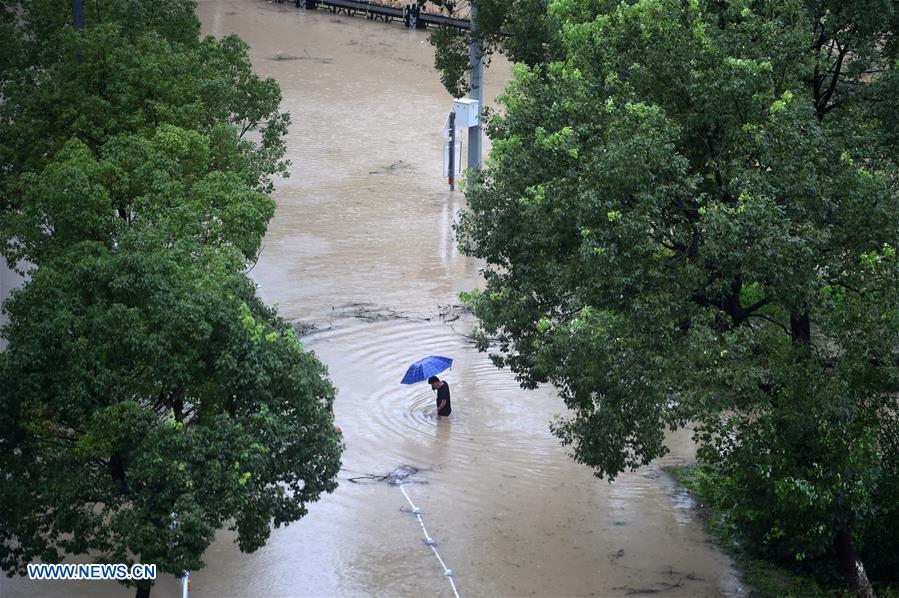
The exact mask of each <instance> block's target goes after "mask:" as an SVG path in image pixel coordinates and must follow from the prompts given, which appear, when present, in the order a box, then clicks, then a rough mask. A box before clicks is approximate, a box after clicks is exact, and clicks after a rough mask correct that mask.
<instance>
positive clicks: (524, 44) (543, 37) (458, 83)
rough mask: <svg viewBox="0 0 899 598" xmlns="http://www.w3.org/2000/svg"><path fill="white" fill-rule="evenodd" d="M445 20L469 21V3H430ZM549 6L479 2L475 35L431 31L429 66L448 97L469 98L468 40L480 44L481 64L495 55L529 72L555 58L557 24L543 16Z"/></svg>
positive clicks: (533, 0) (538, 0)
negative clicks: (449, 17) (445, 15)
mask: <svg viewBox="0 0 899 598" xmlns="http://www.w3.org/2000/svg"><path fill="white" fill-rule="evenodd" d="M431 4H434V5H435V6H437V7H439V8H440V9H441V10H444V11H446V12H447V13H448V14H450V15H452V16H456V17H461V18H466V19H467V18H469V13H470V11H471V0H465V1H462V2H459V1H457V0H433V1H432V2H431ZM548 6H549V0H513V1H511V2H510V1H509V0H478V1H477V9H478V12H477V22H476V27H475V32H474V34H472V32H470V31H465V30H461V29H453V28H449V27H447V28H439V29H436V30H435V31H434V32H433V33H432V34H431V37H430V42H431V45H432V46H434V50H435V53H434V64H435V67H436V68H437V71H438V72H439V73H440V79H441V81H442V82H443V85H444V87H446V90H447V91H448V92H449V93H450V94H451V95H452V96H453V97H456V98H458V97H462V96H463V95H465V94H466V93H468V82H467V79H466V78H467V76H468V72H469V70H470V68H469V66H470V65H469V52H470V50H469V48H470V46H471V42H472V41H473V40H472V38H473V37H475V38H476V40H477V41H478V42H479V43H480V47H481V51H482V53H483V55H484V59H485V60H488V61H489V59H490V56H492V55H493V54H494V53H496V52H501V53H503V54H505V55H506V56H508V58H509V60H512V61H513V62H520V63H522V64H526V65H528V66H534V65H537V64H543V63H545V62H548V61H550V60H551V59H553V58H557V57H560V56H561V55H560V54H559V33H560V32H559V24H558V21H557V20H556V19H554V18H553V17H552V16H551V15H550V14H549V13H548V12H547V7H548Z"/></svg>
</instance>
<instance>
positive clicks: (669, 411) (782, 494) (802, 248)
mask: <svg viewBox="0 0 899 598" xmlns="http://www.w3.org/2000/svg"><path fill="white" fill-rule="evenodd" d="M549 14H550V19H552V20H554V21H555V22H557V23H559V24H560V28H561V32H560V39H561V41H560V47H559V49H558V52H559V54H560V55H561V56H562V58H560V59H558V60H554V61H551V62H548V63H546V64H536V65H535V66H532V67H528V66H527V65H518V66H516V68H515V75H514V80H513V81H512V83H511V84H510V85H509V87H508V89H507V91H506V93H505V95H504V97H503V98H502V101H503V104H504V106H505V110H504V113H503V114H501V115H498V116H496V117H495V118H494V119H493V121H492V123H491V125H490V128H489V132H490V134H491V136H492V138H493V151H492V154H491V157H490V159H489V161H488V165H487V168H486V169H485V171H483V172H477V173H473V174H472V176H471V178H470V180H469V186H468V192H467V197H468V202H469V206H468V209H467V210H466V211H465V212H464V213H463V215H462V217H461V221H460V224H459V226H458V232H459V236H460V246H461V249H462V251H463V252H465V253H467V254H469V255H472V256H476V257H478V258H482V259H483V260H485V262H486V268H485V278H486V289H485V290H484V291H483V292H472V293H471V294H469V295H467V299H468V301H469V303H470V304H471V306H472V308H473V309H474V311H475V313H476V314H477V316H478V317H479V319H480V324H481V331H480V338H481V341H480V342H481V347H482V349H485V350H486V349H488V348H489V349H491V350H492V351H494V355H493V359H494V361H495V362H496V363H497V364H498V365H501V366H508V367H510V368H511V369H512V371H514V372H515V373H516V374H517V376H518V378H519V380H520V381H521V383H522V385H523V386H525V387H533V386H536V385H538V384H542V383H552V384H553V385H555V386H556V387H557V388H558V389H559V391H560V394H561V396H562V398H563V399H564V401H565V404H566V405H567V407H568V408H569V412H568V415H567V416H566V417H565V418H563V419H560V420H558V421H557V422H555V424H554V426H553V429H554V431H555V433H556V434H557V435H558V436H559V438H560V439H561V440H562V442H563V443H565V444H566V445H570V446H572V448H573V454H574V457H575V458H576V459H577V460H579V461H581V462H583V463H586V464H589V465H591V466H593V467H595V468H596V472H597V475H600V476H608V477H609V478H610V479H611V478H614V477H615V476H616V475H617V474H618V473H619V472H622V471H624V470H626V469H629V468H635V467H638V466H640V465H643V464H646V463H648V462H649V461H651V460H652V459H654V458H657V457H659V456H661V455H663V454H665V453H666V452H667V448H666V447H665V443H664V431H665V430H666V429H667V428H670V429H676V428H678V427H681V426H684V425H685V424H687V423H688V422H691V421H692V422H697V426H698V427H697V429H696V437H697V439H698V440H699V441H700V445H701V452H700V455H701V457H702V458H703V459H705V460H707V461H708V462H710V463H712V464H715V465H716V466H718V467H719V468H720V471H721V472H722V473H723V478H722V479H723V480H726V484H725V485H724V487H723V488H721V489H720V492H721V495H722V496H723V500H725V501H727V502H728V503H729V505H730V506H731V507H732V508H733V510H734V512H735V513H736V514H737V515H736V517H737V520H738V521H737V523H738V524H739V525H740V526H741V527H742V528H743V529H744V530H746V531H747V532H748V533H749V535H750V536H751V538H752V539H753V540H755V541H756V543H757V546H759V547H761V548H762V549H763V550H765V551H767V552H768V553H769V554H771V555H773V556H778V557H782V558H789V559H793V560H807V559H813V558H816V557H823V556H830V558H833V557H832V555H836V556H837V557H838V560H839V562H840V563H841V564H842V566H843V568H844V571H845V575H846V579H847V580H848V582H849V583H850V584H851V585H852V586H853V587H855V588H857V589H860V591H863V592H867V593H869V592H870V591H871V590H870V584H869V583H868V580H867V577H866V574H865V569H864V567H863V566H862V560H861V558H860V557H859V553H858V550H859V546H861V547H862V549H864V548H866V547H871V544H870V542H868V543H866V542H865V539H864V537H863V534H864V533H865V530H869V529H874V528H876V527H878V522H880V523H884V522H886V521H895V512H896V510H897V509H896V505H897V500H899V499H897V497H896V495H895V493H889V492H883V489H885V488H887V487H892V486H893V485H894V484H892V483H891V482H890V476H891V475H893V474H894V472H895V471H896V463H897V461H896V451H895V446H896V443H895V438H896V435H897V430H899V421H897V413H899V410H897V400H896V394H895V392H896V390H897V388H899V373H897V350H899V262H897V257H896V250H897V245H899V238H897V236H899V170H897V156H899V152H897V136H896V131H897V118H896V115H897V114H899V94H897V93H896V91H897V83H899V74H897V70H896V69H897V57H899V55H897V48H899V46H897V41H896V35H895V32H896V29H897V24H899V8H897V3H895V2H888V1H882V2H881V1H878V2H867V1H858V2H830V1H826V0H825V1H823V2H819V1H815V2H812V1H804V0H771V1H753V0H728V1H724V2H719V1H713V0H692V1H689V2H688V1H680V0H635V1H630V2H618V1H617V0H615V1H611V0H610V1H598V0H595V1H586V0H556V1H555V2H553V3H552V4H551V6H550V8H549ZM891 513H892V515H891ZM890 517H891V518H892V519H889V518H890ZM885 518H886V519H885ZM892 554H893V556H892V557H887V556H885V555H883V554H881V555H879V556H880V559H881V562H883V559H891V563H892V569H893V570H895V569H896V565H897V564H899V563H897V561H896V559H895V556H894V555H895V552H893V553H892Z"/></svg>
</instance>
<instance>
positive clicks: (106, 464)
mask: <svg viewBox="0 0 899 598" xmlns="http://www.w3.org/2000/svg"><path fill="white" fill-rule="evenodd" d="M64 6H65V5H60V4H59V3H56V2H50V1H48V0H33V1H23V2H19V3H16V4H15V5H14V6H12V7H7V8H6V10H4V11H3V13H2V19H0V28H2V32H3V42H2V47H3V48H6V47H9V48H12V49H14V50H15V51H14V52H12V53H11V54H8V55H7V54H4V58H3V59H2V62H0V92H2V101H0V248H2V250H3V254H4V257H5V258H6V259H7V261H8V263H9V265H10V267H15V266H16V265H17V264H20V263H26V264H29V265H28V266H27V268H28V269H29V272H28V273H29V275H30V280H29V282H28V283H27V285H26V286H25V287H24V288H22V289H20V290H18V291H15V292H14V293H13V295H12V297H11V298H10V299H9V300H7V301H6V303H5V304H4V306H3V308H4V310H5V311H6V313H7V314H8V316H9V323H8V324H7V325H6V326H4V328H3V330H2V336H3V337H4V338H5V339H6V340H7V341H8V343H9V344H8V347H7V350H6V351H4V352H2V353H0V379H3V381H4V382H3V392H2V394H0V419H2V421H0V470H2V471H3V473H4V479H3V480H2V482H0V565H2V567H3V569H4V570H5V571H6V572H7V573H8V574H10V575H12V574H15V573H19V574H23V573H24V570H25V565H26V564H28V563H30V562H34V561H35V560H36V559H41V560H43V561H44V562H60V561H61V560H62V559H64V558H65V557H66V556H67V555H77V554H88V553H89V554H90V555H91V556H92V558H94V559H95V560H97V561H100V562H124V563H128V562H133V561H137V562H144V563H155V564H156V565H157V566H158V568H159V570H160V571H161V572H167V573H171V574H174V575H176V576H180V575H181V574H182V572H183V571H185V570H196V569H199V568H201V567H202V566H203V562H202V555H203V552H204V550H205V549H206V547H207V546H209V544H210V543H211V542H212V540H213V538H214V534H215V531H216V530H218V529H220V528H222V527H229V528H230V529H233V530H235V531H236V536H237V541H238V542H239V544H240V548H241V549H242V550H244V551H253V550H255V549H257V548H259V547H260V546H262V545H263V544H264V543H265V542H266V540H267V539H268V537H269V534H270V530H271V526H272V525H273V524H274V525H276V526H278V525H282V524H289V523H291V522H294V521H296V520H298V519H300V518H301V517H302V516H303V515H305V513H306V510H307V503H308V502H310V501H315V500H317V499H318V498H319V497H320V496H321V494H322V493H323V492H330V491H332V490H334V488H335V487H336V481H335V476H336V473H337V470H338V468H339V465H340V454H341V450H342V449H341V444H340V442H339V440H338V437H337V436H336V434H335V431H334V427H333V413H332V405H333V400H334V388H333V387H332V385H331V383H330V382H329V380H328V378H327V372H326V370H325V368H324V366H323V365H322V364H321V363H320V362H319V361H318V360H317V359H316V357H315V356H314V355H312V354H310V353H308V352H305V351H304V350H303V347H302V345H301V343H300V341H299V339H298V338H297V336H296V333H295V332H294V330H293V329H292V327H290V326H289V325H287V324H286V323H284V322H283V321H282V320H281V319H280V318H279V317H278V316H277V314H276V312H275V311H274V310H273V309H272V308H270V307H267V306H266V305H264V304H263V303H262V302H261V301H260V300H259V299H258V298H257V297H256V292H255V285H254V284H253V283H252V281H250V280H249V279H248V277H247V275H246V270H247V267H248V265H249V264H250V263H251V262H252V261H253V260H255V259H256V257H257V254H258V251H259V248H260V245H261V242H262V237H263V235H264V233H265V230H266V227H267V224H268V222H269V220H270V219H271V217H272V215H273V213H274V207H275V205H274V202H273V200H272V199H271V197H270V191H271V190H272V187H273V181H272V177H273V176H275V175H278V174H279V173H282V172H284V171H285V169H286V162H285V161H284V158H283V156H284V143H283V135H284V133H285V132H286V129H287V126H288V124H289V117H288V115H287V114H285V113H282V112H280V110H279V103H280V100H281V95H280V90H279V88H278V86H277V84H276V83H275V82H274V81H273V80H271V79H261V78H259V77H258V76H256V75H255V74H254V73H253V72H252V68H251V65H250V62H249V59H248V57H247V47H246V45H245V44H244V43H243V42H242V41H241V40H240V39H238V38H237V37H235V36H229V37H225V38H223V39H213V38H206V39H202V40H201V39H200V38H199V24H198V21H197V19H196V17H195V16H194V13H193V9H194V4H193V3H192V2H185V1H182V0H166V1H165V2H162V3H155V4H153V5H143V4H140V3H134V2H128V1H125V0H122V1H113V2H104V3H97V4H96V6H94V5H91V6H90V7H89V10H88V26H87V28H86V29H84V30H81V31H75V30H74V29H73V28H72V27H71V24H70V21H71V14H70V13H66V12H65V10H61V9H62V8H64ZM9 39H12V40H13V41H12V42H9V41H8V40H9ZM149 589H150V586H149V585H139V586H138V595H144V596H145V595H147V594H149Z"/></svg>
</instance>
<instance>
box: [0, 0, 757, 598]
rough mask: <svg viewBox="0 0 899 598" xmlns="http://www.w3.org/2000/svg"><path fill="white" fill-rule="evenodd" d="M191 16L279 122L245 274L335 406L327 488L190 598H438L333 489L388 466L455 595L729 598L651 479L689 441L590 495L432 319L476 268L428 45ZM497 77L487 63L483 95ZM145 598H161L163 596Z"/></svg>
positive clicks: (371, 519) (422, 561) (89, 586)
mask: <svg viewBox="0 0 899 598" xmlns="http://www.w3.org/2000/svg"><path fill="white" fill-rule="evenodd" d="M199 14H200V17H201V19H202V22H203V28H204V31H205V32H206V33H208V34H211V35H215V36H222V35H225V34H228V33H231V32H234V33H237V34H239V35H240V36H241V37H242V38H243V39H244V40H246V42H247V43H249V45H250V48H251V54H252V59H253V63H254V65H255V68H256V70H257V71H258V72H259V73H261V74H263V75H266V76H272V77H274V78H275V79H277V81H278V82H279V83H280V85H281V89H282V90H283V94H284V103H283V108H284V109H285V110H287V111H289V112H290V114H291V116H292V118H293V125H292V126H291V128H290V134H289V136H288V139H287V144H288V151H289V154H290V159H291V160H292V162H293V165H292V167H291V176H290V178H288V179H285V180H282V181H280V182H279V183H278V185H277V191H276V199H277V202H278V211H277V213H276V215H275V218H274V220H273V221H272V223H271V226H270V229H269V232H268V235H267V237H266V240H265V248H264V251H263V253H262V256H261V259H260V260H259V263H258V264H257V265H256V267H255V269H254V270H253V271H252V276H253V277H254V278H255V279H256V281H257V282H258V283H259V284H260V288H259V292H260V293H261V295H262V296H263V297H264V298H265V299H266V300H267V301H270V302H276V303H277V304H278V305H279V308H280V311H281V314H282V315H283V316H284V317H285V318H287V319H288V320H291V321H301V322H304V323H305V324H306V325H308V326H310V327H313V328H312V329H311V331H310V332H309V333H308V334H307V335H306V336H305V338H304V343H305V345H306V347H307V348H308V349H310V350H313V351H315V353H316V354H317V355H318V356H319V357H320V358H321V359H322V360H323V361H324V362H325V363H326V364H327V365H328V368H329V371H330V375H331V378H332V380H333V382H334V384H335V385H336V386H337V388H338V389H339V392H338V397H337V401H336V405H335V411H336V419H337V423H338V424H339V425H340V427H341V428H342V429H343V432H344V437H345V439H346V444H347V450H346V453H345V455H344V459H343V466H344V470H343V471H341V473H340V478H341V482H340V487H339V488H338V490H337V491H336V492H334V493H333V494H331V495H327V496H325V497H323V498H322V500H321V501H320V502H319V503H316V504H313V505H311V507H310V509H309V514H308V515H307V516H306V517H305V518H304V519H303V520H301V521H300V522H298V523H296V524H294V525H291V526H289V527H286V528H281V529H277V530H274V531H273V533H272V536H271V539H270V540H269V542H268V544H267V545H266V546H265V547H264V548H262V549H261V550H259V551H257V552H256V553H253V554H250V555H244V554H242V553H240V552H239V551H238V549H237V546H236V545H235V544H234V537H233V535H232V534H231V533H228V532H221V533H220V534H219V535H218V537H217V539H216V541H215V543H214V544H213V545H212V546H211V547H210V548H209V550H208V551H207V553H206V555H205V561H206V563H207V566H206V568H205V569H203V570H201V571H197V572H195V573H194V574H193V575H192V591H191V595H192V596H195V597H198V598H199V597H220V596H366V595H377V596H452V589H451V588H450V585H449V583H447V579H446V577H445V576H444V574H443V569H442V568H441V567H440V566H439V564H438V562H437V559H436V558H435V557H434V554H433V553H432V552H431V550H430V549H429V548H428V547H427V546H426V545H425V544H424V543H423V539H422V533H421V529H420V527H419V525H418V522H417V521H416V519H415V518H414V516H413V515H411V514H410V513H409V512H407V508H408V505H407V503H406V500H405V499H404V497H403V495H402V493H401V491H400V489H399V488H398V487H396V486H391V485H388V484H386V483H383V482H374V481H371V480H368V481H366V480H365V479H362V480H359V481H360V482H361V483H351V482H349V481H348V479H349V478H353V477H360V476H366V475H384V474H387V473H389V472H391V471H392V470H394V469H396V468H397V467H399V466H403V465H408V466H412V467H415V468H419V469H420V470H421V471H419V472H418V473H417V474H415V475H413V476H410V477H409V478H408V479H407V481H408V482H410V483H408V484H406V485H405V486H404V488H405V489H406V491H407V492H408V494H409V496H410V497H411V499H412V500H413V501H415V504H416V505H418V506H419V507H421V509H422V514H423V516H424V518H425V523H426V525H427V527H428V531H429V532H430V534H431V536H432V537H433V539H434V540H435V542H436V543H437V547H438V549H439V552H440V555H441V557H442V558H443V559H444V561H445V562H446V564H447V566H448V567H450V568H451V569H452V570H453V578H454V580H455V582H456V585H457V586H458V589H459V593H460V595H461V596H497V595H503V596H532V595H536V596H625V595H640V594H654V595H660V596H721V595H725V596H741V595H745V594H746V593H747V592H746V589H745V588H744V587H743V586H742V584H741V581H740V579H739V578H738V576H737V574H736V572H735V571H734V569H733V566H732V563H731V562H730V560H729V559H728V558H727V557H726V556H724V555H723V554H722V553H721V552H720V551H719V550H718V549H717V548H716V547H715V546H714V545H713V544H712V542H711V540H710V538H709V536H708V535H707V534H706V533H705V532H704V530H703V527H702V524H701V522H700V521H698V520H697V518H696V516H695V514H694V512H693V505H692V503H691V501H690V499H689V497H688V496H687V495H686V494H685V492H684V491H683V490H682V489H680V488H679V487H677V486H676V484H674V482H673V481H672V480H671V479H670V478H669V476H668V475H667V474H666V473H665V472H664V470H663V466H665V465H671V464H676V463H681V462H684V461H685V460H689V459H691V458H692V447H691V445H690V442H689V439H688V435H686V434H681V435H676V436H673V437H672V438H671V439H670V445H671V448H672V454H671V455H669V456H668V457H667V458H665V459H664V460H662V461H661V462H659V463H657V464H654V465H652V466H650V467H646V468H644V469H641V470H640V471H638V472H635V473H629V474H625V475H622V476H621V477H620V478H619V479H618V480H617V481H616V482H615V483H614V484H611V485H610V484H608V483H607V482H605V481H603V480H599V479H596V478H594V477H593V476H592V474H591V471H590V470H589V469H587V468H585V467H583V466H580V465H578V464H576V463H574V461H572V459H571V458H570V457H569V456H568V455H567V452H566V449H564V448H563V447H562V446H560V444H559V442H558V441H557V440H556V439H555V438H554V437H553V436H552V435H551V434H550V432H549V425H548V424H549V422H550V421H551V419H552V418H553V415H554V414H555V413H557V412H559V411H562V410H563V409H564V407H563V405H562V403H561V401H560V399H558V397H557V396H555V395H554V393H553V391H552V389H551V388H543V389H540V390H537V391H524V390H521V389H520V388H519V386H518V384H516V382H515V380H514V378H513V376H512V375H511V374H510V373H509V372H508V371H501V370H497V369H495V368H494V367H493V366H492V365H491V363H490V361H489V359H488V357H487V356H486V355H484V354H481V353H478V352H477V351H476V350H475V349H474V348H473V347H472V346H471V345H470V343H469V342H468V341H467V339H466V338H465V336H464V334H465V333H467V332H469V331H470V330H471V328H472V326H473V322H472V320H471V318H470V316H464V315H463V316H460V317H458V318H457V319H454V318H456V317H457V315H458V314H453V313H452V312H451V313H450V314H449V317H448V318H444V319H441V318H440V317H439V316H440V313H441V310H442V307H443V306H447V305H452V304H456V303H458V298H457V294H458V292H459V291H462V290H467V289H470V288H473V287H476V286H478V285H479V284H480V277H479V272H478V269H479V267H480V264H479V263H478V262H476V261H474V260H472V259H469V258H466V257H464V256H461V255H459V254H458V253H457V252H456V250H455V241H454V239H453V231H452V223H453V220H454V218H456V217H457V215H458V212H459V210H460V208H462V206H463V205H464V197H463V195H462V194H461V193H458V192H457V193H450V192H448V191H447V190H446V186H445V184H444V180H443V179H442V177H441V172H440V171H441V164H442V153H441V151H442V150H441V144H442V138H441V126H442V124H443V122H444V119H445V117H446V112H447V110H448V108H449V106H450V98H449V96H448V95H447V94H446V92H445V91H444V90H443V88H442V87H441V84H440V80H439V76H438V75H437V73H436V72H435V71H434V68H433V52H432V49H431V47H430V46H429V44H428V42H427V37H426V33H425V32H421V31H409V30H406V29H404V28H403V27H402V25H401V24H398V23H393V24H390V25H386V24H383V23H377V22H372V21H368V20H366V19H365V18H364V17H360V16H357V17H346V16H335V15H332V14H330V13H329V12H327V11H324V10H318V11H305V10H298V9H296V8H295V7H294V6H293V4H292V3H285V4H276V3H269V2H265V1H262V0H241V1H237V0H232V1H213V0H206V1H204V0H201V1H200V2H199ZM509 74H510V68H509V65H508V63H506V62H505V61H504V60H502V59H495V60H494V61H493V64H492V65H491V67H490V68H489V69H488V70H487V73H486V76H485V79H486V94H485V95H486V97H489V98H492V97H494V96H495V95H496V94H497V93H499V92H500V90H501V88H502V86H503V85H504V83H505V82H506V80H507V79H508V77H509ZM443 309H444V311H445V308H443ZM446 320H452V321H446ZM432 354H439V355H446V356H449V357H452V358H453V359H454V360H455V363H454V365H453V368H452V370H450V371H447V372H446V375H445V379H446V380H448V381H449V383H450V385H451V388H452V404H453V414H452V417H451V418H450V420H449V421H442V422H439V423H438V422H437V421H435V411H434V409H435V404H434V403H435V402H434V397H433V393H432V391H430V389H429V388H428V387H427V386H426V385H425V384H418V385H413V386H403V385H400V384H399V381H400V379H401V378H402V377H403V374H404V372H405V369H406V366H407V365H408V364H409V363H410V362H412V361H414V360H415V359H418V358H421V357H424V356H427V355H432ZM0 584H2V585H0V589H2V588H5V590H4V591H3V592H0V593H3V594H5V595H10V596H38V595H40V596H75V595H91V596H93V595H99V596H130V595H132V593H131V592H130V591H128V590H125V589H124V588H121V586H118V585H117V584H115V583H113V582H77V583H76V582H68V583H63V582H53V583H49V582H27V581H22V580H12V581H10V580H6V579H5V578H4V579H3V581H2V582H0ZM153 595H154V596H173V595H180V591H179V585H178V582H177V580H175V579H174V578H171V577H168V576H166V577H164V578H162V579H160V580H159V581H158V582H157V585H156V587H155V588H154V590H153Z"/></svg>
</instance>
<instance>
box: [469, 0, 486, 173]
mask: <svg viewBox="0 0 899 598" xmlns="http://www.w3.org/2000/svg"><path fill="white" fill-rule="evenodd" d="M477 19H478V5H477V1H476V0H471V48H470V50H469V67H470V68H471V75H470V77H469V79H468V83H469V87H471V91H470V92H469V93H468V97H469V98H470V99H472V100H477V102H478V112H479V113H483V109H482V108H483V105H484V89H483V87H482V85H481V79H482V78H483V76H484V61H483V56H482V55H481V42H480V41H478V39H477V33H476V28H477V25H476V23H477ZM468 168H469V169H470V170H480V168H481V119H480V114H479V115H478V122H477V124H476V125H475V126H473V127H468Z"/></svg>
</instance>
